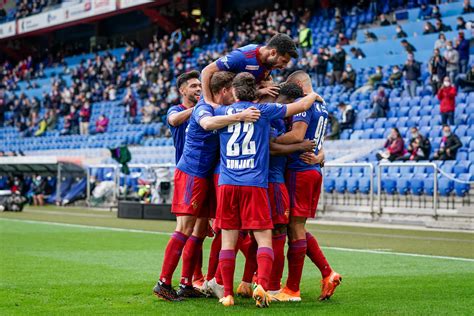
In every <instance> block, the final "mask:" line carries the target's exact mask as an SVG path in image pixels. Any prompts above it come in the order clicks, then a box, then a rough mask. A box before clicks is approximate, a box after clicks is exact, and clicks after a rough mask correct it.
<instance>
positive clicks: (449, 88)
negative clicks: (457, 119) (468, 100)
mask: <svg viewBox="0 0 474 316" xmlns="http://www.w3.org/2000/svg"><path fill="white" fill-rule="evenodd" d="M457 94H458V92H457V91H456V87H454V86H453V85H452V84H451V80H450V79H449V77H444V80H443V86H442V87H441V88H440V89H439V91H438V99H439V101H440V102H441V105H440V112H441V124H442V125H448V124H449V125H454V107H455V104H456V95H457Z"/></svg>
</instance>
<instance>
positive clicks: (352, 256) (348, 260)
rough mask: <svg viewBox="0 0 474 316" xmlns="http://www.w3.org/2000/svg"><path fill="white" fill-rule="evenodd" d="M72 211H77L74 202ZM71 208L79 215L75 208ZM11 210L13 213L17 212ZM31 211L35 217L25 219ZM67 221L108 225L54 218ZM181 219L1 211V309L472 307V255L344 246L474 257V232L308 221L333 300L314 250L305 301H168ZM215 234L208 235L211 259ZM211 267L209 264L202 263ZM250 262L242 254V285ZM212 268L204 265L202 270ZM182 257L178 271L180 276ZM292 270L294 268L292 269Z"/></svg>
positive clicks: (387, 310)
mask: <svg viewBox="0 0 474 316" xmlns="http://www.w3.org/2000/svg"><path fill="white" fill-rule="evenodd" d="M69 212H71V211H69ZM72 215H73V216H72ZM11 219H13V220H11ZM23 220H30V221H23ZM37 221H48V222H62V223H70V224H74V223H75V224H81V225H96V226H103V227H119V228H133V229H137V230H144V232H139V231H117V230H110V229H107V228H104V229H101V228H97V227H95V228H90V227H85V226H72V225H70V226H65V225H54V224H51V223H46V222H37ZM173 225H174V223H172V222H158V221H133V220H119V219H116V218H115V215H114V214H112V213H110V214H109V213H105V212H93V211H83V210H77V211H73V214H68V212H65V211H64V209H62V211H61V209H59V210H57V209H50V210H48V211H46V212H44V211H38V210H35V209H32V210H27V211H26V212H24V213H22V214H12V213H10V214H7V213H4V214H1V215H0V314H1V315H30V314H43V315H56V314H61V315H64V314H82V315H90V314H127V315H130V314H134V315H142V314H150V315H151V314H154V315H157V314H164V315H209V314H214V315H215V314H216V313H240V314H242V313H245V315H248V314H257V313H258V314H261V313H263V314H272V315H273V314H275V315H283V314H286V315H293V314H305V315H318V314H319V315H447V314H449V315H473V313H474V260H470V261H469V260H467V261H466V260H465V261H462V260H455V259H454V260H453V259H446V258H437V257H429V256H421V257H415V256H402V255H396V254H387V253H371V252H366V251H365V250H362V251H361V252H359V251H357V252H354V251H350V249H338V248H335V247H346V248H358V249H384V250H383V251H384V252H390V251H394V252H409V253H418V254H425V255H439V256H450V257H452V256H454V257H464V258H473V257H474V238H473V237H474V234H469V233H440V232H429V231H420V232H418V231H410V230H392V229H372V228H361V227H358V228H356V227H343V226H323V225H310V229H311V230H312V231H313V232H314V233H315V235H316V236H318V237H319V240H320V243H321V244H322V245H324V246H325V248H324V252H325V254H326V256H327V258H328V260H329V262H330V263H331V264H332V266H333V268H334V269H335V270H336V271H338V272H340V273H341V274H342V275H343V283H342V285H341V286H340V287H339V288H338V290H337V291H336V293H335V295H334V297H333V298H332V299H331V300H329V301H326V302H318V301H317V300H316V298H317V296H318V295H319V280H320V274H319V271H317V270H316V268H315V267H314V265H313V264H312V263H311V262H310V261H309V260H308V261H306V263H305V268H304V274H303V280H302V288H301V291H302V299H303V301H302V302H301V303H274V304H271V306H270V308H269V309H267V310H259V309H257V308H256V307H255V306H254V303H253V301H252V300H243V299H237V301H236V306H234V307H231V308H224V307H223V306H220V305H219V304H218V303H217V299H215V298H207V299H206V298H204V299H195V300H186V301H185V302H180V303H170V302H165V301H160V300H158V299H157V298H156V297H154V296H153V295H152V287H153V285H154V283H155V282H156V279H157V277H158V273H159V270H160V267H161V262H162V260H163V252H164V248H165V246H166V243H167V240H168V237H169V236H168V235H167V234H150V233H147V232H146V231H150V230H154V231H161V232H164V233H169V232H171V231H172V230H173ZM209 245H210V242H209V240H208V241H206V243H205V251H204V256H205V259H204V265H205V266H206V263H207V256H208V249H209ZM204 268H205V267H204ZM242 270H243V260H242V256H241V255H239V258H238V266H237V269H236V286H237V284H238V283H237V282H238V280H239V278H240V276H241V273H242ZM204 271H205V270H204ZM179 275H180V267H179V268H178V270H177V271H176V273H175V284H176V282H177V281H178V278H179ZM285 278H286V271H285V276H284V279H285Z"/></svg>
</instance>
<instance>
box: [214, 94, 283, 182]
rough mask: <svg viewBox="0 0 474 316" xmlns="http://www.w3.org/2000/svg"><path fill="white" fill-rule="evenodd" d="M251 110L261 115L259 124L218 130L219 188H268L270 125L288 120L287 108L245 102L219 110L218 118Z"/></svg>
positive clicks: (280, 105) (243, 124)
mask: <svg viewBox="0 0 474 316" xmlns="http://www.w3.org/2000/svg"><path fill="white" fill-rule="evenodd" d="M252 106H253V107H256V108H257V109H258V110H260V113H261V115H260V119H259V120H258V121H257V122H255V123H250V122H239V123H235V124H232V125H229V126H227V127H226V128H223V129H220V130H219V140H220V152H221V154H220V156H221V168H220V177H219V185H224V184H227V185H236V186H255V187H262V188H267V187H268V169H269V160H270V148H269V141H270V139H269V135H270V122H271V121H272V120H274V119H282V118H283V117H285V115H286V105H284V104H279V103H263V104H255V103H252V102H243V101H242V102H237V103H234V104H232V105H229V106H223V107H220V108H218V109H216V110H215V115H231V114H234V113H238V112H242V111H243V110H245V109H247V108H249V107H252Z"/></svg>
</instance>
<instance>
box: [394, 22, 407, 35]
mask: <svg viewBox="0 0 474 316" xmlns="http://www.w3.org/2000/svg"><path fill="white" fill-rule="evenodd" d="M395 30H396V35H395V38H405V37H408V35H407V33H406V32H405V31H404V30H403V29H402V27H401V26H400V25H398V24H397V28H396V29H395Z"/></svg>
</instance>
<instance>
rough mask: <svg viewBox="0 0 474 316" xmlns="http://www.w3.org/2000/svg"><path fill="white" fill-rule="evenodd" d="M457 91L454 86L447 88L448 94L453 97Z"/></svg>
mask: <svg viewBox="0 0 474 316" xmlns="http://www.w3.org/2000/svg"><path fill="white" fill-rule="evenodd" d="M457 94H458V92H457V91H456V87H451V88H449V89H448V96H450V97H452V98H455V97H456V95H457Z"/></svg>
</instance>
